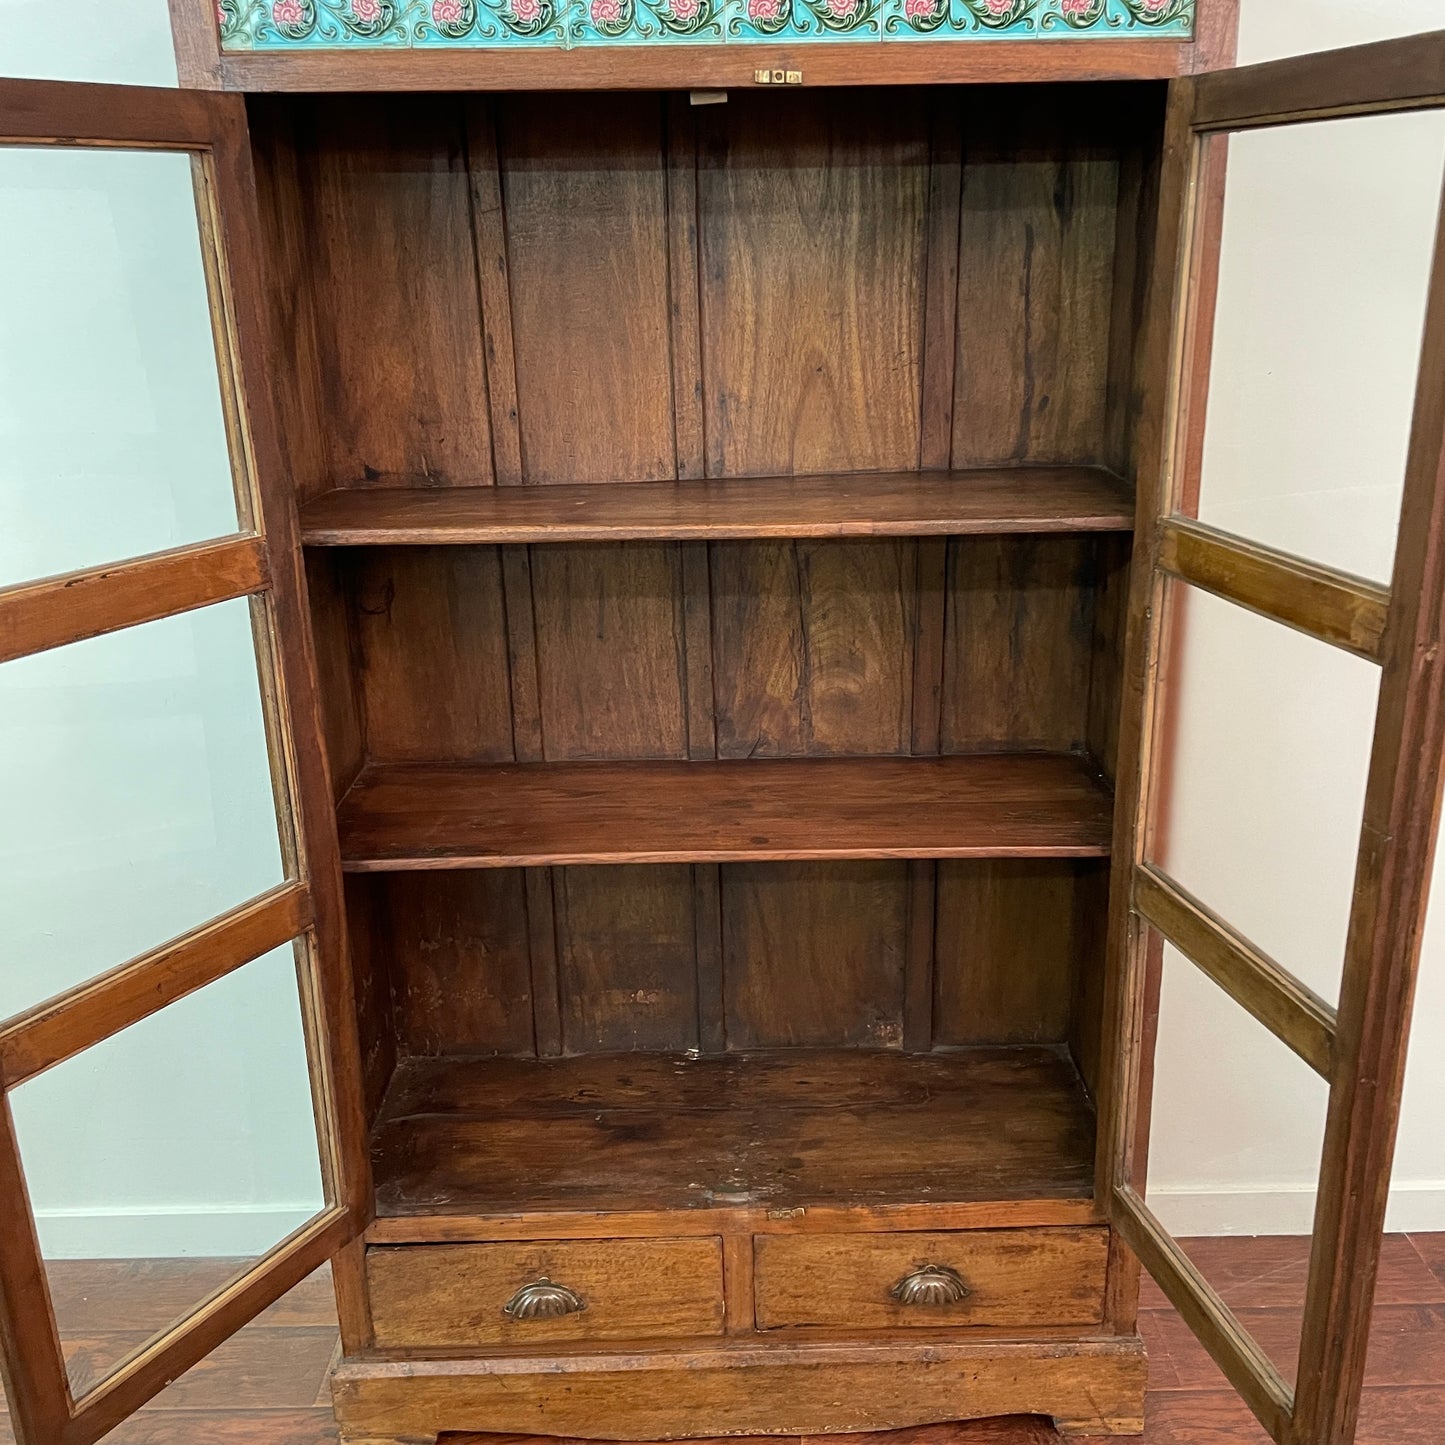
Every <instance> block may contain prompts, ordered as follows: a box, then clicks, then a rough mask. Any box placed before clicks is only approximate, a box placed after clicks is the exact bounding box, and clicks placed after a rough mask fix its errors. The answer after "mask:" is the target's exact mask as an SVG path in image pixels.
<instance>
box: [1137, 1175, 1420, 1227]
mask: <svg viewBox="0 0 1445 1445" xmlns="http://www.w3.org/2000/svg"><path fill="white" fill-rule="evenodd" d="M1149 1206H1150V1208H1151V1209H1153V1211H1154V1212H1155V1213H1156V1214H1157V1215H1158V1216H1159V1218H1160V1219H1161V1220H1162V1221H1163V1222H1164V1225H1165V1227H1166V1228H1167V1229H1168V1230H1169V1231H1170V1232H1171V1233H1173V1234H1177V1235H1180V1236H1188V1235H1225V1234H1308V1233H1309V1232H1310V1230H1311V1229H1312V1228H1313V1226H1314V1212H1315V1190H1314V1187H1313V1185H1310V1186H1305V1185H1290V1186H1286V1187H1284V1188H1272V1189H1217V1190H1188V1189H1169V1188H1163V1189H1156V1188H1152V1187H1151V1188H1150V1190H1149ZM1385 1227H1386V1228H1387V1229H1389V1230H1392V1231H1395V1232H1406V1233H1411V1234H1429V1233H1434V1232H1436V1231H1442V1230H1445V1181H1438V1180H1426V1181H1422V1182H1417V1183H1409V1184H1400V1185H1397V1186H1396V1187H1395V1188H1393V1189H1392V1190H1391V1191H1390V1206H1389V1211H1388V1213H1387V1214H1386V1216H1385Z"/></svg>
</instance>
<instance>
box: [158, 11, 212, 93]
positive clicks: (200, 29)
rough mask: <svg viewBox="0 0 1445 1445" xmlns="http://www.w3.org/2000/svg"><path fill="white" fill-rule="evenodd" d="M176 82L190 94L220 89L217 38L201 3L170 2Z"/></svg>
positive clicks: (210, 14) (210, 16)
mask: <svg viewBox="0 0 1445 1445" xmlns="http://www.w3.org/2000/svg"><path fill="white" fill-rule="evenodd" d="M170 12H171V42H172V44H173V45H174V47H175V52H176V79H177V80H178V81H179V82H180V84H181V85H184V86H186V87H187V88H189V89H193V90H219V89H220V88H221V34H220V31H219V29H218V28H217V26H216V14H215V7H214V6H212V5H210V4H209V3H205V0H170Z"/></svg>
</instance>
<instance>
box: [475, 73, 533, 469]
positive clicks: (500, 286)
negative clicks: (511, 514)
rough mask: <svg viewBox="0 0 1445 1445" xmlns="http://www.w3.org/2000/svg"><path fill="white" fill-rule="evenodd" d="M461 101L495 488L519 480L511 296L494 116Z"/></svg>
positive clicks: (484, 105) (487, 104)
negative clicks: (463, 109) (480, 309)
mask: <svg viewBox="0 0 1445 1445" xmlns="http://www.w3.org/2000/svg"><path fill="white" fill-rule="evenodd" d="M463 104H464V107H465V113H466V134H467V179H468V195H469V196H470V199H471V228H472V245H473V247H474V255H475V258H476V268H477V294H478V297H479V299H480V302H481V308H482V350H483V356H484V362H485V367H486V374H487V408H488V413H489V415H490V418H491V433H492V474H493V477H494V478H495V480H496V483H497V485H498V486H499V487H515V486H520V485H521V484H522V481H523V476H522V433H521V423H520V421H519V419H518V415H517V357H516V352H515V351H514V349H513V346H512V296H511V283H510V280H509V278H508V274H507V227H506V219H505V217H504V216H503V214H502V173H501V163H500V160H499V158H498V155H497V127H496V116H495V113H494V111H493V103H492V102H491V101H490V100H481V99H478V98H475V97H472V98H469V99H467V100H466V101H465V102H463Z"/></svg>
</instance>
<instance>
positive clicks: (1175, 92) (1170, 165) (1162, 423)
mask: <svg viewBox="0 0 1445 1445" xmlns="http://www.w3.org/2000/svg"><path fill="white" fill-rule="evenodd" d="M1193 107H1194V83H1193V81H1191V80H1188V79H1185V80H1181V81H1177V82H1175V83H1174V85H1173V86H1172V87H1171V90H1170V98H1169V110H1168V115H1167V117H1166V121H1165V135H1164V150H1163V165H1162V168H1161V173H1160V187H1159V225H1158V230H1157V233H1156V236H1155V242H1154V264H1153V269H1152V274H1151V277H1150V283H1149V300H1148V306H1147V309H1146V323H1145V332H1144V335H1143V337H1142V340H1141V346H1142V348H1143V365H1142V369H1141V372H1140V375H1141V376H1143V377H1144V378H1145V379H1146V383H1147V390H1146V393H1145V396H1144V400H1143V405H1142V406H1141V408H1140V413H1139V427H1138V440H1137V448H1136V455H1137V458H1138V467H1139V482H1138V490H1137V500H1136V513H1135V515H1136V521H1135V537H1136V542H1135V546H1136V557H1135V562H1134V571H1133V580H1132V584H1131V587H1130V593H1129V606H1128V617H1127V625H1126V634H1125V635H1126V640H1125V662H1124V674H1123V679H1122V693H1123V706H1122V709H1121V717H1122V719H1123V722H1122V725H1121V728H1120V737H1119V752H1118V782H1117V786H1116V791H1115V801H1114V843H1113V850H1112V858H1111V863H1110V868H1111V880H1110V889H1109V925H1108V943H1107V959H1106V965H1105V977H1104V1003H1103V1025H1102V1033H1101V1050H1100V1064H1099V1130H1098V1143H1097V1152H1096V1162H1095V1180H1096V1190H1097V1193H1098V1201H1099V1207H1100V1210H1101V1211H1104V1212H1111V1211H1112V1210H1113V1209H1114V1207H1115V1206H1114V1190H1115V1187H1116V1185H1120V1184H1130V1185H1133V1184H1134V1182H1135V1177H1136V1176H1135V1162H1136V1161H1135V1154H1136V1145H1137V1143H1138V1137H1137V1123H1138V1120H1139V1104H1140V1099H1141V1094H1140V1084H1141V1074H1145V1075H1147V1066H1146V1064H1145V1061H1144V1058H1143V1055H1144V1052H1145V1043H1146V1038H1147V1025H1146V1018H1145V1015H1146V1002H1147V993H1148V975H1149V973H1150V959H1149V949H1148V940H1147V937H1146V930H1144V929H1143V928H1142V927H1141V926H1140V924H1139V920H1138V918H1137V916H1136V915H1135V914H1134V913H1133V912H1132V910H1131V908H1130V906H1129V896H1130V883H1131V880H1132V877H1133V871H1134V867H1135V865H1136V864H1137V862H1138V859H1139V849H1140V846H1141V841H1142V836H1143V825H1144V821H1145V818H1146V815H1147V811H1148V803H1149V799H1148V786H1147V784H1148V780H1149V778H1150V777H1151V763H1152V756H1153V748H1154V732H1155V711H1154V708H1155V700H1156V699H1155V686H1154V681H1155V676H1156V669H1157V667H1158V664H1159V656H1158V652H1159V620H1160V582H1159V579H1158V575H1157V571H1156V566H1155V561H1156V553H1157V537H1156V534H1157V527H1158V520H1159V517H1160V515H1161V512H1162V511H1164V510H1165V509H1167V506H1168V500H1169V496H1170V488H1171V486H1172V485H1173V483H1172V469H1173V464H1174V435H1175V425H1174V422H1175V418H1174V414H1173V413H1174V408H1175V406H1176V398H1177V396H1178V383H1177V377H1178V372H1179V363H1180V359H1181V357H1182V355H1183V354H1184V346H1185V333H1186V331H1187V326H1186V325H1184V317H1183V316H1182V314H1181V302H1182V301H1183V299H1184V298H1185V297H1187V294H1188V289H1189V288H1188V286H1187V284H1186V278H1187V276H1188V268H1189V266H1190V265H1191V264H1192V262H1193V260H1194V259H1195V252H1194V247H1195V244H1196V241H1197V242H1198V243H1200V244H1202V245H1207V241H1208V238H1207V237H1203V236H1198V235H1197V234H1196V232H1195V227H1194V220H1195V217H1194V216H1193V214H1192V213H1191V209H1190V208H1191V205H1192V201H1193V170H1194V144H1193V138H1192V136H1191V133H1190V129H1189V117H1190V115H1191V114H1192V112H1193ZM1139 1182H1140V1183H1141V1184H1142V1179H1140V1180H1139ZM1138 1295H1139V1264H1138V1260H1137V1259H1136V1258H1135V1257H1134V1255H1133V1254H1132V1253H1131V1252H1130V1251H1129V1250H1128V1249H1127V1248H1126V1247H1124V1246H1123V1244H1122V1242H1121V1241H1120V1240H1119V1238H1118V1236H1117V1234H1116V1235H1115V1237H1114V1238H1113V1240H1112V1241H1111V1245H1110V1252H1109V1274H1108V1283H1107V1286H1106V1292H1105V1316H1104V1318H1105V1322H1106V1324H1107V1325H1108V1326H1109V1327H1110V1328H1112V1329H1114V1330H1116V1331H1120V1332H1128V1331H1131V1330H1132V1329H1133V1328H1134V1324H1135V1319H1136V1317H1137V1311H1138Z"/></svg>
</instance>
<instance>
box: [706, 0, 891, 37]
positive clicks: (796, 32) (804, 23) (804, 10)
mask: <svg viewBox="0 0 1445 1445" xmlns="http://www.w3.org/2000/svg"><path fill="white" fill-rule="evenodd" d="M885 3H886V0H727V38H728V40H729V42H731V43H737V42H740V41H741V42H747V41H760V40H763V41H766V40H785V41H788V42H792V41H795V40H878V39H879V38H881V36H882V34H883V7H884V4H885Z"/></svg>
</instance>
